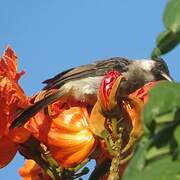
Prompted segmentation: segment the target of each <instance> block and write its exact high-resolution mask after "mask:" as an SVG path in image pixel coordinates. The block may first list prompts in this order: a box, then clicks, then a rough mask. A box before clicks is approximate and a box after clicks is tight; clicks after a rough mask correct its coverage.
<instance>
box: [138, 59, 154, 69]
mask: <svg viewBox="0 0 180 180" xmlns="http://www.w3.org/2000/svg"><path fill="white" fill-rule="evenodd" d="M136 63H137V65H138V66H139V67H141V68H142V69H144V70H146V71H151V69H152V68H153V67H154V66H155V63H156V62H155V61H153V60H150V59H141V60H137V61H136Z"/></svg>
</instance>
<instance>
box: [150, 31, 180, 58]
mask: <svg viewBox="0 0 180 180" xmlns="http://www.w3.org/2000/svg"><path fill="white" fill-rule="evenodd" d="M156 41H157V42H156V43H157V47H156V48H154V50H153V52H152V54H151V57H152V59H156V58H157V57H158V56H160V55H162V54H165V53H167V52H169V51H170V50H172V49H173V48H175V47H176V46H177V45H178V44H179V42H180V33H172V31H169V30H167V31H164V32H161V33H160V34H159V36H158V38H157V40H156Z"/></svg>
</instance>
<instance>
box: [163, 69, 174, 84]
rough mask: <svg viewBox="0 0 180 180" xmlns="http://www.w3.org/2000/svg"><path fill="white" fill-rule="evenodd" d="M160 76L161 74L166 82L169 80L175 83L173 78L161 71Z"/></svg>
mask: <svg viewBox="0 0 180 180" xmlns="http://www.w3.org/2000/svg"><path fill="white" fill-rule="evenodd" d="M160 74H161V76H162V77H164V78H165V79H166V80H168V81H170V82H173V81H174V80H173V78H172V77H171V76H169V75H167V74H166V73H165V72H163V71H160Z"/></svg>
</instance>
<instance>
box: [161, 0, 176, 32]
mask: <svg viewBox="0 0 180 180" xmlns="http://www.w3.org/2000/svg"><path fill="white" fill-rule="evenodd" d="M163 20H164V25H165V27H166V28H167V29H170V30H171V31H172V32H173V33H177V32H179V31H180V1H179V0H169V2H168V4H167V6H166V8H165V11H164V17H163Z"/></svg>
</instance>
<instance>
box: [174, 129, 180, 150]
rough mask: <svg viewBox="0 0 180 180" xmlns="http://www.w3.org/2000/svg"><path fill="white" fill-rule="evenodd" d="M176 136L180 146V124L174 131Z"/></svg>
mask: <svg viewBox="0 0 180 180" xmlns="http://www.w3.org/2000/svg"><path fill="white" fill-rule="evenodd" d="M174 137H175V139H176V142H177V144H178V146H179V148H180V126H178V127H177V128H176V129H175V131H174Z"/></svg>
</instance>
